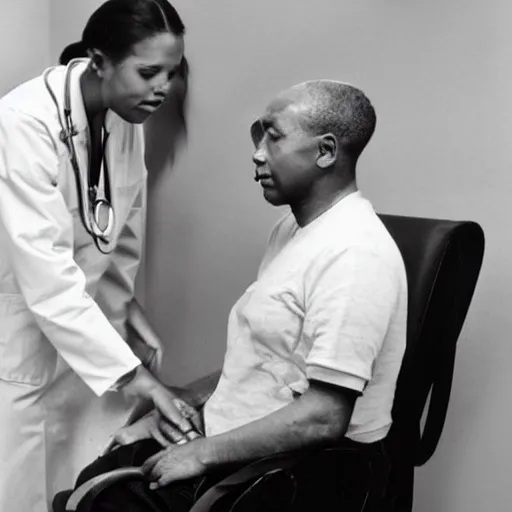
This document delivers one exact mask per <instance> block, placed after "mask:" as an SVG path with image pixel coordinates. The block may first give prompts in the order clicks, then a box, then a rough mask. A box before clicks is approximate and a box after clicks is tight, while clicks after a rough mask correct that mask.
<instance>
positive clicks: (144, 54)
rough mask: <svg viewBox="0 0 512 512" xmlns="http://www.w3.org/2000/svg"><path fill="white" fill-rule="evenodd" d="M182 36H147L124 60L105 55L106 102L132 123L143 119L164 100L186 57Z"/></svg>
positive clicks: (140, 121)
mask: <svg viewBox="0 0 512 512" xmlns="http://www.w3.org/2000/svg"><path fill="white" fill-rule="evenodd" d="M183 52H184V42H183V37H182V36H175V35H173V34H171V33H168V32H161V33H158V34H156V35H154V36H152V37H149V38H147V39H144V40H142V41H140V42H138V43H137V44H135V45H134V46H133V48H132V52H131V54H130V55H129V56H128V57H126V58H125V59H124V60H122V61H118V62H113V61H111V60H110V59H108V57H104V59H103V65H102V66H101V78H102V95H103V100H104V102H105V105H106V106H107V107H108V108H110V109H112V110H113V111H114V112H115V113H116V114H118V115H119V116H121V117H122V118H123V119H124V120H125V121H128V122H129V123H142V122H144V121H145V120H146V119H147V118H148V117H149V116H150V115H151V114H152V113H153V112H154V111H155V110H157V109H158V107H159V106H160V105H161V104H162V102H163V101H164V99H165V97H166V96H167V94H168V93H169V91H170V89H171V86H172V82H173V78H174V76H175V75H176V73H177V72H178V69H179V65H180V62H181V60H182V59H183Z"/></svg>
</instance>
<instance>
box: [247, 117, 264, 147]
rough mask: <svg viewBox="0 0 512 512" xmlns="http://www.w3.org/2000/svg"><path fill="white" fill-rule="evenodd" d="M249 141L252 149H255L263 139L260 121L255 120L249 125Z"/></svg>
mask: <svg viewBox="0 0 512 512" xmlns="http://www.w3.org/2000/svg"><path fill="white" fill-rule="evenodd" d="M250 131H251V139H252V143H253V144H254V147H255V148H257V147H258V146H259V145H260V142H261V139H263V134H264V130H263V126H262V125H261V121H260V120H259V119H257V120H256V121H254V123H252V125H251V130H250Z"/></svg>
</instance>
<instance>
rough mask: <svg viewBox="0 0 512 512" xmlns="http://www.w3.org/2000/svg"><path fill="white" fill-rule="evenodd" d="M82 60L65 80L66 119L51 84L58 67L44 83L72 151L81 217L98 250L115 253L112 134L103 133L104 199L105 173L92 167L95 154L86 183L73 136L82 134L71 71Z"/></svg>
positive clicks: (69, 148)
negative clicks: (73, 100)
mask: <svg viewBox="0 0 512 512" xmlns="http://www.w3.org/2000/svg"><path fill="white" fill-rule="evenodd" d="M80 62H81V61H80V60H73V61H71V62H70V63H69V64H68V66H67V68H66V75H65V80H64V107H63V110H64V119H63V118H62V115H61V111H60V107H59V103H58V101H57V98H56V97H55V93H54V92H53V90H52V88H51V87H50V84H49V82H48V75H49V74H50V72H51V71H52V70H53V69H54V68H49V69H47V70H46V71H45V72H44V74H43V80H44V83H45V85H46V88H47V89H48V92H49V93H50V96H51V98H52V100H53V102H54V103H55V106H56V108H57V115H58V118H59V124H60V126H61V131H60V135H59V137H60V140H61V141H62V142H63V143H64V144H65V145H66V147H67V149H68V152H69V159H70V161H71V166H72V167H73V171H74V173H75V177H76V185H77V192H78V204H79V210H80V217H81V219H82V223H83V225H84V227H85V229H86V231H87V232H88V233H89V234H90V235H91V236H92V238H93V240H94V243H95V244H96V247H97V248H98V250H99V251H100V252H102V253H103V254H109V253H111V252H112V250H113V247H110V244H111V241H112V240H111V239H110V237H111V235H112V233H113V231H114V228H115V214H114V208H113V206H112V197H111V190H110V179H109V173H108V163H107V159H106V157H105V146H106V142H107V139H108V135H109V134H108V132H107V131H106V130H105V129H104V130H103V143H102V155H101V162H102V164H103V193H104V197H98V184H99V178H100V172H101V165H100V166H96V168H97V172H95V169H93V168H92V165H91V162H92V155H91V158H90V159H89V173H88V180H87V183H84V180H82V176H81V174H80V167H79V165H78V159H77V156H76V149H75V144H74V142H73V137H74V136H76V135H77V134H78V132H77V130H76V128H75V126H74V124H73V118H72V116H71V92H70V79H71V70H72V69H73V67H74V66H75V65H76V64H79V63H80ZM102 212H103V213H105V212H106V217H107V223H106V226H105V227H104V228H102V227H101V225H100V223H101V218H102Z"/></svg>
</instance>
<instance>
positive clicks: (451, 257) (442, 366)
mask: <svg viewBox="0 0 512 512" xmlns="http://www.w3.org/2000/svg"><path fill="white" fill-rule="evenodd" d="M380 218H381V220H382V221H383V223H384V225H385V226H386V228H387V229H388V231H389V232H390V234H391V236H392V237H393V238H394V240H395V242H396V243H397V245H398V248H399V249H400V251H401V253H402V257H403V259H404V263H405V268H406V272H407V279H408V289H409V304H408V325H407V329H408V331H407V348H406V352H405V355H404V360H403V364H402V368H401V371H400V375H399V379H398V383H397V389H396V394H395V402H394V406H393V427H392V429H391V431H390V434H389V436H388V447H389V450H390V452H391V453H390V455H391V456H392V457H393V458H394V459H395V463H396V464H395V472H397V473H398V474H396V475H394V479H395V480H396V482H395V484H396V485H397V486H398V487H402V489H401V490H400V489H399V490H398V492H404V493H405V494H406V495H407V497H406V501H411V502H412V482H413V472H414V466H419V465H421V464H424V463H425V462H426V461H427V460H428V459H429V458H430V457H431V456H432V454H433V453H434V450H435V448H436V446H437V443H438V441H439V438H440V435H441V432H442V429H443V426H444V421H445V417H446V411H447V407H448V401H449V397H450V391H451V383H452V375H453V365H454V360H455V351H456V344H457V339H458V337H459V334H460V331H461V329H462V325H463V323H464V320H465V318H466V314H467V311H468V309H469V305H470V302H471V298H472V296H473V292H474V290H475V286H476V282H477V279H478V275H479V273H480V268H481V264H482V259H483V253H484V234H483V231H482V229H481V227H480V226H479V225H478V224H477V223H475V222H456V221H450V220H437V219H425V218H416V217H403V216H395V215H380ZM427 403H428V413H427V415H426V417H424V418H423V420H424V422H425V423H424V427H423V429H422V428H421V422H422V416H423V412H424V410H425V408H426V406H427ZM404 487H405V489H404ZM399 509H400V510H402V508H399ZM406 509H408V506H407V507H405V508H403V510H406Z"/></svg>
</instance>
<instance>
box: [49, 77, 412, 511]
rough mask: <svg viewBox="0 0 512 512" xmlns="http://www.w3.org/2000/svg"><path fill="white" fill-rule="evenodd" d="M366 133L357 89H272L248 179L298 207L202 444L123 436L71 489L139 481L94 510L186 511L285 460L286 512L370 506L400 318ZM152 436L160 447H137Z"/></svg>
mask: <svg viewBox="0 0 512 512" xmlns="http://www.w3.org/2000/svg"><path fill="white" fill-rule="evenodd" d="M375 122H376V117H375V112H374V109H373V107H372V105H371V103H370V101H369V100H368V98H367V97H366V96H365V95H364V94H363V93H362V92H361V91H360V90H358V89H356V88H355V87H352V86H350V85H347V84H343V83H340V82H335V81H328V80H317V81H310V82H306V83H303V84H300V85H297V86H295V87H292V88H291V89H289V90H286V91H285V92H283V93H281V94H280V95H279V96H277V98H275V99H274V100H273V101H272V102H271V103H270V105H269V106H268V108H267V110H266V112H265V114H264V116H263V117H262V118H261V119H259V120H258V121H257V122H256V123H255V124H254V125H253V126H252V128H251V135H252V137H253V141H254V144H255V148H256V149H255V152H254V155H253V160H254V163H255V164H256V176H255V180H256V181H257V182H259V183H260V185H261V187H262V189H263V196H264V197H265V199H266V200H267V201H268V202H269V203H270V204H272V205H289V206H290V208H291V211H290V212H289V213H288V214H287V215H286V216H285V217H284V218H283V219H282V220H281V221H280V222H279V223H278V224H277V225H276V227H275V228H274V230H273V231H272V234H271V236H270V240H269V244H268V248H267V251H266V253H265V255H264V258H263V261H262V264H261V267H260V270H259V273H258V277H257V279H256V281H255V282H254V283H253V284H252V285H250V286H249V287H248V288H247V290H246V291H245V293H244V294H243V295H242V297H241V298H240V299H239V301H238V302H237V303H236V304H235V305H234V307H233V309H232V311H231V314H230V316H229V321H228V339H227V351H226V355H225V360H224V365H223V369H222V374H221V376H220V379H219V380H218V384H217V386H216V388H215V391H214V392H213V394H212V395H211V396H210V397H209V399H208V400H207V401H206V404H205V405H204V408H203V410H202V415H203V419H204V427H205V432H206V436H205V437H196V438H193V439H192V440H190V441H188V442H182V441H184V439H185V438H184V437H183V434H182V433H180V432H179V431H178V430H177V429H175V428H174V427H173V426H171V425H168V424H166V423H165V422H164V421H163V420H161V419H159V415H158V413H156V412H153V413H150V414H149V415H148V416H146V417H145V418H143V419H142V420H140V421H139V422H138V423H136V424H134V425H132V426H131V427H127V428H125V429H122V430H121V431H120V432H119V433H118V435H117V438H116V439H117V441H118V442H119V444H122V445H123V446H122V447H120V448H117V449H116V450H114V451H112V452H111V453H109V454H107V455H106V456H104V457H102V458H100V459H98V460H97V461H96V462H94V463H93V464H92V465H91V466H90V467H89V468H87V469H86V470H85V471H84V473H83V475H82V477H81V479H80V481H83V480H87V479H88V478H90V477H92V476H94V475H95V474H99V473H102V472H105V471H109V470H111V469H113V468H115V467H120V466H123V465H128V466H130V465H142V467H143V470H144V473H145V475H146V478H147V482H125V483H119V484H115V485H113V486H112V487H111V488H109V489H106V490H105V491H103V492H102V493H101V494H100V495H99V496H98V497H97V500H96V502H95V506H94V508H93V509H94V510H95V511H97V512H100V511H115V510H119V511H155V510H158V511H162V512H175V511H188V510H190V508H191V507H192V506H193V504H194V501H195V500H197V498H198V496H200V495H201V493H202V492H204V490H205V489H206V488H207V487H208V484H206V485H203V484H204V482H205V481H206V482H208V481H209V482H210V483H212V482H215V479H217V480H219V479H220V478H221V477H222V476H224V475H225V474H229V473H232V472H233V471H235V470H237V469H238V468H240V467H243V466H244V465H247V464H248V463H251V462H253V461H256V460H259V459H262V458H265V457H269V456H275V455H278V454H283V453H286V454H291V455H290V457H291V458H292V459H293V457H295V461H296V462H295V463H294V464H289V465H288V466H287V467H288V469H287V472H288V473H287V474H289V475H291V479H292V480H293V481H294V482H295V483H296V484H297V483H298V485H297V487H296V488H295V491H294V492H295V501H294V503H295V504H294V505H293V506H292V507H291V508H290V510H308V507H310V506H315V507H316V508H317V510H322V511H325V510H329V507H330V506H333V507H334V509H335V510H340V509H341V508H342V507H340V504H339V502H338V503H332V500H333V499H339V500H346V503H350V506H352V508H350V506H348V505H347V507H346V508H342V509H343V510H344V511H345V510H358V511H360V510H362V509H363V504H364V503H365V502H366V503H368V496H369V490H370V488H371V486H372V485H375V482H376V481H379V478H377V477H376V475H375V474H370V472H369V469H368V468H370V465H369V464H366V463H365V461H370V460H371V458H372V457H373V456H380V457H381V462H382V459H383V458H384V457H385V452H384V451H383V447H382V440H383V439H384V438H385V437H386V435H387V433H388V431H389V428H390V426H391V421H392V420H391V408H392V404H393V397H394V391H395V385H396V380H397V376H398V372H399V369H400V365H401V361H402V357H403V353H404V349H405V340H406V317H407V283H406V274H405V268H404V264H403V261H402V258H401V255H400V253H399V250H398V248H397V246H396V245H395V243H394V241H393V240H392V238H391V236H390V235H389V233H388V232H387V230H386V228H385V227H384V225H383V224H382V223H381V221H380V219H379V218H378V216H377V215H376V213H375V212H374V210H373V208H372V206H371V204H370V202H369V201H367V200H366V199H365V198H364V197H363V196H362V195H361V193H360V192H359V191H358V189H357V185H356V177H355V172H356V162H357V160H358V157H359V156H360V154H361V152H362V151H363V149H364V148H365V146H366V144H367V143H368V141H369V140H370V138H371V136H372V134H373V131H374V128H375ZM188 398H190V397H188ZM190 403H192V404H197V401H195V400H194V399H192V400H190ZM149 437H153V438H155V439H156V440H157V441H160V444H158V443H157V442H156V441H154V440H152V441H150V440H146V441H141V439H143V438H149ZM168 440H172V441H173V442H174V443H173V444H170V445H169V443H168ZM128 443H130V444H128ZM166 444H167V445H169V446H168V447H165V445H166ZM161 445H164V448H163V449H162V446H161ZM354 453H355V454H356V455H357V456H355V457H354V455H353V454H354ZM329 454H330V455H329ZM333 454H334V455H333ZM371 467H373V468H375V467H376V465H375V464H373V465H372V466H371ZM382 468H383V470H382V471H383V474H382V476H383V478H382V479H380V482H381V483H382V482H384V481H385V478H384V477H385V469H384V468H385V464H382ZM205 475H206V476H207V478H206V480H205V479H203V478H202V477H203V476H205ZM208 478H209V479H210V480H208ZM201 482H202V483H203V484H201ZM279 485H280V486H281V487H280V489H281V490H283V489H284V484H283V482H281V483H280V484H279ZM201 487H202V488H201ZM198 488H201V490H200V491H199V492H198ZM308 490H309V491H308ZM308 492H309V494H308ZM312 493H313V496H311V494H312ZM278 495H280V493H276V494H274V495H273V494H271V493H270V494H267V495H266V496H267V498H268V496H273V499H275V500H278V498H277V496H278ZM279 499H281V498H279ZM270 501H272V500H270ZM290 501H293V500H292V499H290ZM275 503H277V501H276V502H275ZM322 503H323V505H322ZM331 503H332V505H331ZM271 507H272V504H271V503H270V504H268V503H267V504H266V505H260V506H259V508H258V507H256V508H253V510H274V509H273V508H271ZM276 507H277V508H275V510H284V509H285V507H284V505H282V504H281V505H280V507H281V508H279V506H277V505H276ZM55 510H56V511H57V510H62V509H58V508H57V505H56V509H55Z"/></svg>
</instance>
